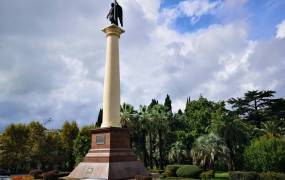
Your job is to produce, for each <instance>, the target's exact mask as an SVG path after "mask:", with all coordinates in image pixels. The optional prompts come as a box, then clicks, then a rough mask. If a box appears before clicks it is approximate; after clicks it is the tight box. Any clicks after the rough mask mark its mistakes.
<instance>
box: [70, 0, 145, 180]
mask: <svg viewBox="0 0 285 180" xmlns="http://www.w3.org/2000/svg"><path fill="white" fill-rule="evenodd" d="M107 18H108V19H109V20H110V21H111V25H110V26H108V27H106V28H104V29H103V30H102V31H103V32H104V33H105V34H106V37H107V49H106V64H105V79H104V95H103V109H104V110H103V122H102V125H101V128H98V129H94V130H92V142H91V149H90V150H89V152H88V153H87V155H86V156H85V158H84V160H83V162H81V163H80V164H78V166H77V167H76V168H75V169H74V170H73V171H72V172H71V173H70V174H69V176H68V177H67V178H69V179H131V178H134V177H135V176H136V175H142V176H148V175H149V173H148V172H147V170H146V168H145V167H144V166H143V164H142V163H141V162H140V161H138V160H137V159H136V156H135V154H134V153H133V151H132V149H131V146H130V135H129V131H128V129H126V128H122V127H121V123H120V66H119V39H120V36H121V34H123V33H124V32H125V31H124V30H123V29H122V28H120V27H119V26H118V19H119V20H120V24H121V26H123V11H122V7H121V6H120V5H119V4H118V3H117V2H116V1H115V2H114V3H112V4H111V10H110V11H109V14H108V15H107Z"/></svg>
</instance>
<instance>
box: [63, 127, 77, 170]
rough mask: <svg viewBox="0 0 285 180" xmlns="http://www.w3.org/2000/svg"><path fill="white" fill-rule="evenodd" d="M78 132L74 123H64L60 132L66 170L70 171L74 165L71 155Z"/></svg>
mask: <svg viewBox="0 0 285 180" xmlns="http://www.w3.org/2000/svg"><path fill="white" fill-rule="evenodd" d="M78 132H79V128H78V126H77V123H76V122H75V121H72V122H71V123H69V122H67V121H65V122H64V124H63V127H62V130H61V141H62V146H63V150H64V152H65V163H66V164H65V168H66V170H72V169H73V166H74V165H75V159H74V156H73V154H72V151H73V146H74V140H75V139H76V137H77V135H78Z"/></svg>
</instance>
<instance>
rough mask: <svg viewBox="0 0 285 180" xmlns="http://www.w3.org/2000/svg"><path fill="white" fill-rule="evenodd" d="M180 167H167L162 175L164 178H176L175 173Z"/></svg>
mask: <svg viewBox="0 0 285 180" xmlns="http://www.w3.org/2000/svg"><path fill="white" fill-rule="evenodd" d="M180 166H181V165H168V166H166V168H165V172H164V175H165V176H166V177H177V174H176V171H177V169H178V168H179V167H180Z"/></svg>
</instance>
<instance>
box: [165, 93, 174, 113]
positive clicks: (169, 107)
mask: <svg viewBox="0 0 285 180" xmlns="http://www.w3.org/2000/svg"><path fill="white" fill-rule="evenodd" d="M164 107H165V108H166V111H167V112H170V113H171V114H172V105H171V99H170V96H169V95H168V94H167V96H166V98H165V100H164Z"/></svg>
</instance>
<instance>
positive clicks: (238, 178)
mask: <svg viewBox="0 0 285 180" xmlns="http://www.w3.org/2000/svg"><path fill="white" fill-rule="evenodd" d="M230 179H231V180H259V175H258V173H257V172H253V171H252V172H242V171H231V172H230Z"/></svg>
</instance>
